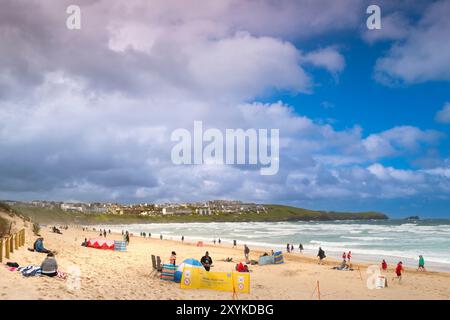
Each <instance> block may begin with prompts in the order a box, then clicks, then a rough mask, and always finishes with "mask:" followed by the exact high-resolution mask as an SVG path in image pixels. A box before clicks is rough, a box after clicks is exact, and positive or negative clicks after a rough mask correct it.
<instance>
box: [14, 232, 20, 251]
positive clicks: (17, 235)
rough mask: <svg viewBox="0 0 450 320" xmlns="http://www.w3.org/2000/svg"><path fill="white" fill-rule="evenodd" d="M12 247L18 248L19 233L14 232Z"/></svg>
mask: <svg viewBox="0 0 450 320" xmlns="http://www.w3.org/2000/svg"><path fill="white" fill-rule="evenodd" d="M14 249H16V250H19V234H18V233H16V236H15V237H14Z"/></svg>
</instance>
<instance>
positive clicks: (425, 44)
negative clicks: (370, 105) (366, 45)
mask: <svg viewBox="0 0 450 320" xmlns="http://www.w3.org/2000/svg"><path fill="white" fill-rule="evenodd" d="M449 16H450V0H441V1H437V2H434V3H433V4H431V5H430V6H429V8H427V9H426V11H425V12H424V13H423V15H422V16H421V18H420V21H419V22H418V23H417V24H416V25H415V26H413V27H411V28H410V29H409V31H408V32H407V36H406V37H405V38H403V34H404V33H405V32H406V31H405V30H402V31H401V34H398V37H399V38H401V40H402V41H399V42H396V43H394V45H393V46H392V47H391V49H390V50H389V51H388V53H387V54H386V56H385V57H382V58H380V59H379V60H378V61H377V63H376V67H375V72H376V78H377V79H378V80H379V81H381V82H385V83H390V82H392V81H396V80H401V81H403V82H406V83H419V82H425V81H430V80H444V81H449V80H450V64H449V63H448V57H450V42H449V41H448V34H449V32H450V20H449V19H448V17H449ZM403 29H405V28H403Z"/></svg>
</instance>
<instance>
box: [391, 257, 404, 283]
mask: <svg viewBox="0 0 450 320" xmlns="http://www.w3.org/2000/svg"><path fill="white" fill-rule="evenodd" d="M402 271H403V263H402V262H401V261H400V262H399V263H398V264H397V267H396V268H395V274H396V275H397V279H398V282H400V281H401V280H402ZM394 279H395V278H394ZM394 279H392V280H394Z"/></svg>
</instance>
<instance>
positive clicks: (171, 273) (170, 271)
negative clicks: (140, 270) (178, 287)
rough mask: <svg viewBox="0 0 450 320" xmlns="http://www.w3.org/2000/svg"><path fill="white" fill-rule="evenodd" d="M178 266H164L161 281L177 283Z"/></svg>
mask: <svg viewBox="0 0 450 320" xmlns="http://www.w3.org/2000/svg"><path fill="white" fill-rule="evenodd" d="M177 269H178V266H177V265H173V264H163V266H162V272H161V277H160V279H161V280H166V281H175V272H176V271H177Z"/></svg>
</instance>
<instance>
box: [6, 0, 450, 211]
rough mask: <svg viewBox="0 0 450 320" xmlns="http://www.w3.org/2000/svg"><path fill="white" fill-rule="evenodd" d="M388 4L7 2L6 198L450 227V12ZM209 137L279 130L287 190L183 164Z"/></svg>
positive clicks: (275, 182) (251, 175)
mask: <svg viewBox="0 0 450 320" xmlns="http://www.w3.org/2000/svg"><path fill="white" fill-rule="evenodd" d="M375 2H376V3H377V4H378V5H380V7H381V9H382V29H381V30H368V29H367V27H366V19H367V17H368V15H367V14H366V8H367V6H368V5H369V4H372V3H374V1H371V2H370V3H369V2H367V1H356V0H342V1H335V0H316V1H311V0H292V1H288V0H278V1H272V0H218V1H206V0H183V1H180V0H178V1H175V0H152V1H144V0H130V1H115V0H71V1H60V0H58V1H57V0H52V1H40V0H26V1H22V0H0V40H1V41H0V198H2V199H16V200H32V199H48V200H66V201H71V200H73V201H114V202H150V201H156V202H163V201H197V200H209V199H218V198H220V199H240V200H244V201H255V202H261V203H283V204H290V205H295V206H301V207H307V208H313V209H328V210H351V211H356V210H379V211H383V212H386V213H387V214H389V215H390V216H394V217H395V216H399V217H402V216H405V215H412V214H419V215H422V216H429V217H447V218H450V152H449V151H450V148H449V146H450V136H449V135H450V62H449V61H450V60H449V57H450V41H449V38H448V37H449V36H448V35H449V34H450V19H448V17H449V16H450V0H441V1H408V0H404V1H401V0H400V1H375ZM70 4H76V5H78V6H80V8H81V30H69V29H67V28H66V19H67V17H68V15H67V14H66V8H67V6H68V5H70ZM195 120H201V121H203V125H204V127H207V128H219V129H220V130H224V129H225V128H244V129H248V128H279V129H280V145H281V148H280V170H279V172H278V174H277V175H274V176H261V175H260V174H259V170H256V169H255V168H254V167H249V166H217V165H196V166H195V165H194V166H187V165H181V166H177V165H174V164H172V162H171V159H170V153H171V148H172V147H173V145H174V143H173V142H171V141H170V135H171V132H172V131H173V130H174V129H176V128H187V129H192V128H193V122H194V121H195Z"/></svg>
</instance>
